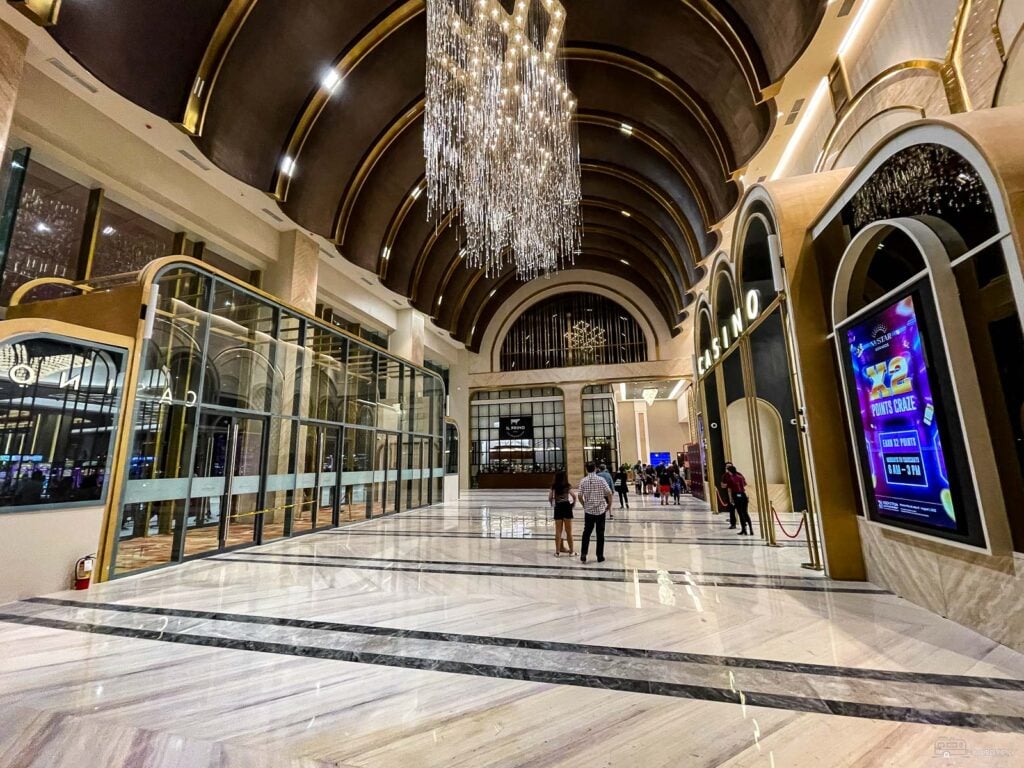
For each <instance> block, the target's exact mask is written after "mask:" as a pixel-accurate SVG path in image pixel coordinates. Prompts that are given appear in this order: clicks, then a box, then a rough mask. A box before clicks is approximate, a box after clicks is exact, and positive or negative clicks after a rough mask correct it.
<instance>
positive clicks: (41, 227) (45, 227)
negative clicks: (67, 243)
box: [36, 221, 53, 232]
mask: <svg viewBox="0 0 1024 768" xmlns="http://www.w3.org/2000/svg"><path fill="white" fill-rule="evenodd" d="M52 231H53V230H52V229H51V228H50V225H49V224H45V223H44V222H42V221H40V222H39V223H38V224H36V232H52Z"/></svg>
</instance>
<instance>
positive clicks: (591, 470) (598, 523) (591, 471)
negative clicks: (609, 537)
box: [580, 461, 612, 563]
mask: <svg viewBox="0 0 1024 768" xmlns="http://www.w3.org/2000/svg"><path fill="white" fill-rule="evenodd" d="M580 496H582V497H583V546H582V547H580V562H581V563H585V562H587V552H588V551H589V550H590V534H591V533H593V531H594V530H595V529H596V530H597V562H599V563H603V562H604V523H605V515H606V514H607V513H608V511H609V510H610V509H611V508H612V489H611V488H609V487H608V484H607V483H605V481H604V480H602V479H601V478H600V477H598V476H597V467H596V466H595V465H594V462H592V461H591V462H588V463H587V476H586V477H584V478H583V480H582V482H580Z"/></svg>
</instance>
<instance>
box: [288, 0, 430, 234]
mask: <svg viewBox="0 0 1024 768" xmlns="http://www.w3.org/2000/svg"><path fill="white" fill-rule="evenodd" d="M424 8H425V5H424V0H406V2H405V3H403V4H402V5H401V6H399V7H398V8H396V9H395V10H394V11H393V12H392V13H391V14H389V15H388V16H387V17H386V18H385V19H383V20H382V21H380V22H379V23H378V24H377V25H376V26H374V27H373V28H372V29H370V30H369V31H367V32H366V33H365V34H363V35H362V36H361V37H359V39H357V40H356V41H355V42H354V43H353V44H352V45H351V46H349V48H348V49H347V50H346V51H345V52H344V53H343V54H342V55H341V57H340V58H339V59H338V60H336V61H335V62H334V64H333V65H332V69H333V70H334V71H335V73H337V75H338V81H339V82H341V83H344V81H345V78H346V77H348V75H349V74H351V73H352V71H353V70H354V69H355V68H356V67H358V66H359V64H360V63H362V61H363V60H364V59H366V57H367V56H369V55H370V54H371V53H373V51H374V50H376V48H377V46H379V45H381V44H382V43H383V42H384V41H386V40H387V39H388V38H389V37H390V36H391V35H392V34H394V33H395V32H397V31H398V30H399V29H401V28H402V27H403V26H404V25H405V24H407V23H408V22H409V21H411V20H412V19H414V18H416V17H417V16H419V15H420V14H421V13H423V11H424ZM330 96H331V92H330V90H329V89H327V88H326V87H325V86H324V85H323V84H322V83H321V84H319V85H318V86H317V88H316V90H315V91H313V93H312V94H311V95H310V96H309V98H308V99H307V100H306V105H305V107H303V109H302V112H301V113H300V114H299V116H298V118H297V119H296V121H295V127H294V128H293V129H292V132H291V135H290V136H289V137H288V141H287V142H286V144H285V147H284V152H283V153H282V155H283V157H290V158H291V159H292V161H293V162H298V159H299V157H300V156H301V154H302V148H303V146H305V144H306V139H308V138H309V135H310V133H312V131H313V127H314V126H315V125H316V122H317V120H318V119H319V118H320V115H321V114H323V111H324V109H325V108H326V107H327V102H328V101H329V99H330ZM290 186H291V176H290V175H288V174H286V173H284V172H283V170H282V168H281V164H280V163H278V164H277V167H276V168H275V169H274V179H273V182H272V183H271V195H272V196H273V197H274V198H275V199H277V200H286V199H287V198H288V188H289V187H290ZM336 239H337V238H336Z"/></svg>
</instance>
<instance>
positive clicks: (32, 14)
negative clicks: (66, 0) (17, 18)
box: [7, 0, 61, 27]
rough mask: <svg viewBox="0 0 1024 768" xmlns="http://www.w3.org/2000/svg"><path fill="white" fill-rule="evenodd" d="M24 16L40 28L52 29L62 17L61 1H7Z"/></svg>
mask: <svg viewBox="0 0 1024 768" xmlns="http://www.w3.org/2000/svg"><path fill="white" fill-rule="evenodd" d="M7 2H8V4H9V5H12V6H14V9H15V10H16V11H18V13H20V14H21V15H22V16H24V17H25V18H26V19H28V20H29V21H31V22H32V23H33V24H37V25H39V26H40V27H52V26H53V25H54V24H56V23H57V17H58V16H59V15H60V3H61V0H7Z"/></svg>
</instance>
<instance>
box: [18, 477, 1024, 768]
mask: <svg viewBox="0 0 1024 768" xmlns="http://www.w3.org/2000/svg"><path fill="white" fill-rule="evenodd" d="M633 507H634V508H633V509H632V510H630V511H629V512H619V511H618V510H616V516H615V519H614V520H612V521H609V524H608V526H609V530H608V545H607V547H606V557H607V560H606V562H604V563H602V564H598V563H596V562H591V563H588V564H586V565H584V564H581V563H580V562H579V561H578V560H576V559H571V558H566V557H562V558H555V557H554V556H553V554H552V553H553V549H554V546H553V542H552V539H551V534H552V525H551V522H550V521H549V519H548V517H549V511H548V508H547V504H546V503H545V499H544V495H543V494H541V493H536V492H475V493H472V494H469V495H467V496H466V497H464V498H463V500H461V501H460V502H457V503H449V504H446V505H443V506H435V507H431V508H427V509H420V510H415V511H412V512H408V513H405V514H401V515H397V516H394V517H388V518H382V519H376V520H370V521H367V522H365V523H359V524H356V525H353V526H349V527H345V528H339V529H334V530H329V531H324V532H321V533H315V534H310V535H307V536H302V537H299V538H295V539H288V540H283V541H279V542H276V543H273V544H269V545H266V546H263V547H259V548H253V549H246V550H241V551H237V552H230V553H224V554H221V555H218V556H216V557H213V558H210V559H206V560H201V561H195V562H191V563H188V564H186V565H183V566H179V567H176V568H172V569H167V570H163V571H159V572H153V573H150V574H146V575H143V576H139V577H134V578H129V579H124V580H121V581H118V582H114V583H110V584H105V585H101V586H99V587H94V588H93V589H91V590H90V591H89V592H86V593H81V592H78V593H76V592H65V593H60V594H58V595H52V596H48V597H45V598H36V599H32V600H24V601H21V602H18V603H14V604H10V605H7V606H3V607H0V643H2V645H3V648H4V650H5V652H4V654H3V655H2V657H0V704H2V706H0V766H9V765H10V766H14V765H17V766H25V767H28V766H33V767H34V766H39V767H42V766H47V767H49V766H64V765H79V764H86V763H88V764H95V765H103V766H144V767H145V768H169V767H170V766H175V767H177V766H183V767H184V766H188V768H198V767H199V766H207V765H223V766H260V767H263V766H266V767H267V768H271V767H274V768H277V767H279V766H304V767H305V766H398V765H403V766H428V765H429V766H433V765H438V766H441V765H443V766H467V767H468V766H533V765H537V766H540V765H543V766H561V765H566V766H570V765H600V766H644V767H645V768H646V767H647V766H666V767H667V766H719V765H728V766H833V765H835V766H919V765H920V766H934V765H942V766H946V765H970V766H1002V765H1005V766H1016V765H1020V764H1021V762H1022V761H1024V656H1021V655H1020V654H1018V653H1015V652H1013V651H1011V650H1009V649H1007V648H1005V647H1002V646H1000V645H997V644H996V643H993V642H992V641H990V640H987V639H985V638H983V637H981V636H980V635H977V634H975V633H973V632H971V631H969V630H967V629H964V628H963V627H960V626H958V625H956V624H954V623H952V622H949V621H946V620H944V619H942V618H940V617H938V616H935V615H933V614H931V613H928V612H926V611H924V610H923V609H919V608H917V607H915V606H913V605H912V604H909V603H907V602H906V601H904V600H900V599H898V598H896V597H895V596H893V595H890V594H888V593H886V592H884V591H882V590H880V589H878V588H877V587H874V586H872V585H870V584H861V583H842V582H834V581H830V580H827V579H825V578H822V577H820V576H818V575H816V574H814V573H813V572H810V571H806V570H804V569H802V568H801V567H800V563H801V562H802V561H803V560H805V559H806V549H805V548H804V547H803V546H802V544H801V543H800V542H799V541H797V542H792V543H789V542H787V544H788V545H787V546H783V547H779V548H769V547H766V546H764V545H763V544H762V543H761V542H760V541H759V540H756V539H752V538H747V537H737V536H735V535H733V534H734V533H735V532H734V531H729V530H728V528H727V527H726V523H725V521H724V520H723V518H721V517H716V516H713V515H711V514H710V513H709V512H708V511H707V509H706V507H704V506H703V505H701V504H699V503H697V502H695V501H691V500H686V501H685V502H684V504H683V506H682V507H660V506H659V507H655V506H653V505H652V504H648V505H644V504H639V503H637V500H636V499H634V503H633ZM579 517H580V515H579V514H578V515H577V521H576V523H577V525H576V528H577V530H576V531H575V533H576V534H577V536H578V535H579V533H580V532H581V529H582V520H579V519H578V518H579ZM789 527H790V528H791V529H792V528H794V527H795V526H789ZM577 546H578V545H577Z"/></svg>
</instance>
